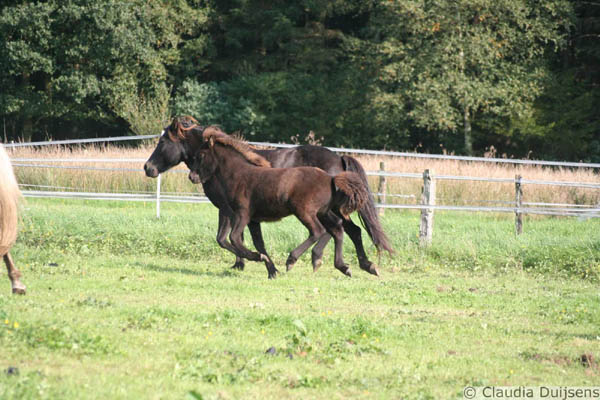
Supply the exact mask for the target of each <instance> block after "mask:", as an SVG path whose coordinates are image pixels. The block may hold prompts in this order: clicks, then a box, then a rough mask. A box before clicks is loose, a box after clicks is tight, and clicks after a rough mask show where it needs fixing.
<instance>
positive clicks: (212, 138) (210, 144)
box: [208, 136, 215, 148]
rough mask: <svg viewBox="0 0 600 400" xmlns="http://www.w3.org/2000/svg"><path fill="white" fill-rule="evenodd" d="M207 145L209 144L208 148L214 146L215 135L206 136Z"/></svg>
mask: <svg viewBox="0 0 600 400" xmlns="http://www.w3.org/2000/svg"><path fill="white" fill-rule="evenodd" d="M208 145H209V146H210V148H213V147H215V137H214V136H211V137H209V138H208Z"/></svg>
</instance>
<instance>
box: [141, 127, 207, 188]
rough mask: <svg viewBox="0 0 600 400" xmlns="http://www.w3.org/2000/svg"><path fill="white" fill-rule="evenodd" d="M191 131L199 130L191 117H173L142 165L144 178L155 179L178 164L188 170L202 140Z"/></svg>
mask: <svg viewBox="0 0 600 400" xmlns="http://www.w3.org/2000/svg"><path fill="white" fill-rule="evenodd" d="M191 130H200V131H202V127H200V126H199V125H198V123H197V121H196V120H195V119H194V118H192V117H175V118H174V119H173V121H172V122H171V125H169V126H167V127H166V128H165V129H164V130H163V133H162V135H161V136H160V139H159V140H158V144H157V145H156V148H155V149H154V151H153V152H152V154H151V155H150V158H149V159H148V161H146V163H145V164H144V171H145V172H146V176H149V177H151V178H156V177H157V176H158V174H160V173H163V172H165V171H166V170H168V169H170V168H173V167H174V166H176V165H177V164H179V163H180V162H184V163H186V165H187V166H188V168H189V167H190V165H191V164H192V163H193V154H194V152H195V150H196V148H197V147H199V146H200V144H201V142H202V138H201V137H200V135H195V134H193V133H192V132H189V131H191Z"/></svg>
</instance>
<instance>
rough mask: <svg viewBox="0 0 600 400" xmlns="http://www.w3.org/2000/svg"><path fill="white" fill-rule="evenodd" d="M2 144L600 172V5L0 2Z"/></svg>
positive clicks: (513, 1)
mask: <svg viewBox="0 0 600 400" xmlns="http://www.w3.org/2000/svg"><path fill="white" fill-rule="evenodd" d="M0 35H1V36H0V37H1V39H0V85H1V87H2V91H1V92H0V114H1V116H2V120H3V134H2V136H3V137H4V140H32V139H45V138H54V139H61V138H67V137H88V136H106V135H122V134H127V133H136V134H141V133H153V132H151V131H152V130H153V128H152V127H154V126H156V128H155V129H156V131H158V130H159V129H160V124H161V123H163V122H161V121H163V120H165V119H167V118H168V116H169V115H170V114H192V115H194V116H195V117H196V118H197V119H199V120H200V121H201V122H202V123H205V124H209V123H217V124H221V125H222V126H223V127H224V128H225V129H226V130H228V131H240V132H242V133H243V134H244V135H245V136H246V137H248V138H250V139H253V140H265V141H286V142H289V141H292V140H299V141H303V140H307V139H306V137H307V135H308V133H309V131H314V132H315V135H313V136H311V138H310V140H317V141H321V142H322V143H324V144H326V145H337V146H352V147H366V148H388V149H399V150H414V149H417V150H418V151H428V152H440V151H452V152H457V153H467V154H468V153H473V154H481V153H483V152H485V151H489V149H490V148H492V146H493V149H495V151H499V152H500V153H501V154H502V153H505V154H507V155H509V156H517V157H523V156H532V157H535V158H555V159H568V160H585V161H600V119H599V117H598V116H599V113H598V112H597V111H596V105H597V104H598V100H599V97H600V89H599V84H600V36H599V35H600V3H595V2H590V1H576V0H545V1H537V0H495V1H491V0H441V1H436V2H433V1H427V0H407V1H397V0H384V1H382V0H360V1H359V0H320V1H316V0H296V1H287V2H280V1H272V0H260V1H258V0H225V1H218V2H217V1H210V0H208V1H204V0H169V1H164V0H149V1H145V0H123V1H117V0H94V1H92V0H68V1H59V0H48V1H10V2H9V1H1V0H0Z"/></svg>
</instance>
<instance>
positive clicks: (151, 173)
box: [144, 162, 158, 178]
mask: <svg viewBox="0 0 600 400" xmlns="http://www.w3.org/2000/svg"><path fill="white" fill-rule="evenodd" d="M144 171H145V172H146V176H147V177H150V178H156V177H157V176H158V168H156V167H155V166H154V165H152V164H150V162H146V164H144Z"/></svg>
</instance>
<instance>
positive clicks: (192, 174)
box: [188, 171, 201, 185]
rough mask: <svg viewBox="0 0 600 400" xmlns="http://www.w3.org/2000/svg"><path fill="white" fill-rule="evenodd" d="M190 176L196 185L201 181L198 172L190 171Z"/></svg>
mask: <svg viewBox="0 0 600 400" xmlns="http://www.w3.org/2000/svg"><path fill="white" fill-rule="evenodd" d="M188 178H189V180H190V181H191V182H192V183H193V184H195V185H197V184H199V183H201V179H200V174H198V173H197V172H194V171H190V174H189V175H188Z"/></svg>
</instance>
